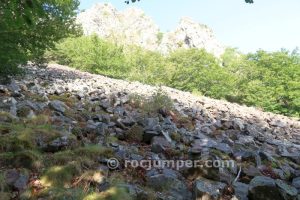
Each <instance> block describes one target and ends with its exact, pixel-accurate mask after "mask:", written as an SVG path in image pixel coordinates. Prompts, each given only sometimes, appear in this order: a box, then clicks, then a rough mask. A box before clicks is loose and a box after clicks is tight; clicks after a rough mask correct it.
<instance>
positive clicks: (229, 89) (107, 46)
mask: <svg viewBox="0 0 300 200" xmlns="http://www.w3.org/2000/svg"><path fill="white" fill-rule="evenodd" d="M48 56H50V58H51V59H52V61H53V60H54V61H56V62H58V63H60V64H66V65H70V66H72V67H75V68H77V69H80V70H83V71H88V72H91V73H97V74H103V75H107V76H110V77H114V78H120V79H126V80H130V81H140V82H142V83H147V84H153V85H167V86H170V87H174V88H177V89H180V90H184V91H190V92H194V93H196V94H199V95H205V96H209V97H213V98H217V99H225V100H228V101H230V102H236V103H240V104H246V105H248V106H255V107H259V108H262V109H263V110H265V111H270V112H274V113H280V114H284V115H288V116H295V117H299V113H300V97H299V93H300V81H299V80H300V55H299V53H298V52H297V50H295V51H293V52H289V51H287V50H281V51H277V52H266V51H263V50H259V51H257V52H256V53H253V54H246V55H244V54H241V53H239V52H237V51H236V50H234V49H227V50H226V52H225V53H224V54H223V56H222V57H221V58H220V59H219V58H216V57H214V56H213V55H212V54H210V53H207V52H206V51H205V50H203V49H188V50H185V49H179V50H176V51H174V52H172V53H171V54H169V55H167V56H163V55H161V54H160V53H157V52H152V51H148V50H144V49H142V48H140V47H135V46H118V45H116V44H114V43H112V42H110V41H108V40H103V39H100V38H99V37H97V36H95V35H93V36H81V37H76V38H67V39H65V40H63V41H62V42H60V43H58V44H57V46H56V50H54V51H52V52H50V53H49V55H48Z"/></svg>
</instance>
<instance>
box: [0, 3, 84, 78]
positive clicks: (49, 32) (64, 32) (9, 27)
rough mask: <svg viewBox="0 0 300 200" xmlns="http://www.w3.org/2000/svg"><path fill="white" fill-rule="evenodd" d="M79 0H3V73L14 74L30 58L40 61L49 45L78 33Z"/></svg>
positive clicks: (0, 72) (0, 68) (0, 64)
mask: <svg viewBox="0 0 300 200" xmlns="http://www.w3.org/2000/svg"><path fill="white" fill-rule="evenodd" d="M78 5H79V1H77V0H68V1H64V0H25V1H12V0H8V1H1V4H0V18H1V20H0V44H1V46H0V75H2V76H3V75H7V74H14V73H16V72H18V71H19V69H18V66H19V65H22V64H25V63H26V62H27V61H36V62H38V61H41V60H40V59H41V57H42V55H43V53H44V51H45V49H47V48H51V47H53V45H54V42H56V41H58V40H60V39H61V38H64V37H66V36H68V35H70V34H74V33H78V31H77V30H78V29H77V27H76V26H75V25H74V20H75V19H74V16H75V15H76V9H77V7H78Z"/></svg>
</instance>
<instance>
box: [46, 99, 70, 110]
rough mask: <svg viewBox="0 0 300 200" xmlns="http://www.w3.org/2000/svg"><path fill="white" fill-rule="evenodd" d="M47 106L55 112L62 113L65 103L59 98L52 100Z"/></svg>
mask: <svg viewBox="0 0 300 200" xmlns="http://www.w3.org/2000/svg"><path fill="white" fill-rule="evenodd" d="M49 107H50V108H52V109H53V110H55V111H57V112H61V113H64V112H65V111H66V107H67V106H66V104H65V103H64V102H62V101H59V100H54V101H51V102H50V103H49Z"/></svg>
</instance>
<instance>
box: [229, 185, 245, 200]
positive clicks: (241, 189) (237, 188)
mask: <svg viewBox="0 0 300 200" xmlns="http://www.w3.org/2000/svg"><path fill="white" fill-rule="evenodd" d="M233 188H234V196H235V197H237V199H239V200H248V190H249V185H248V184H245V183H241V182H235V183H234V184H233Z"/></svg>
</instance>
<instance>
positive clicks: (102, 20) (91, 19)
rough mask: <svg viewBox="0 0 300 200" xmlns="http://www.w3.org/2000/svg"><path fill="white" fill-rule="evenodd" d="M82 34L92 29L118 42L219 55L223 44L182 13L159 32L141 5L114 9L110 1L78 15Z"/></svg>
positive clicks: (165, 51) (170, 50)
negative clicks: (169, 28)
mask: <svg viewBox="0 0 300 200" xmlns="http://www.w3.org/2000/svg"><path fill="white" fill-rule="evenodd" d="M77 21H78V22H79V23H80V24H82V27H83V30H84V34H85V35H90V34H93V33H96V34H97V35H99V36H100V37H102V38H106V39H113V40H114V41H115V42H116V43H119V44H121V45H137V46H141V47H143V48H145V49H148V50H152V51H159V52H161V53H163V54H168V53H170V52H172V51H174V50H176V49H178V48H186V49H188V48H204V49H206V50H207V51H208V52H210V53H212V54H214V55H215V56H217V57H219V56H220V55H221V54H222V53H223V52H224V49H225V48H224V46H223V45H222V44H221V43H220V42H219V41H218V40H217V39H216V37H215V36H214V34H213V31H212V29H210V28H209V27H208V26H206V25H203V24H200V23H198V22H195V21H193V20H192V19H191V18H189V17H183V18H182V19H181V20H180V22H179V24H178V26H177V28H176V29H175V30H174V31H170V32H166V33H161V32H160V29H159V27H158V25H157V24H155V22H154V20H153V19H152V18H151V17H149V16H147V15H146V14H145V12H144V11H143V10H141V9H138V8H135V7H131V8H128V9H126V10H124V11H118V10H117V9H116V8H115V7H114V6H113V5H112V4H110V3H105V4H104V3H97V4H96V5H94V6H93V7H92V8H91V9H88V10H86V11H84V12H82V13H80V14H79V15H78V18H77Z"/></svg>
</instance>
